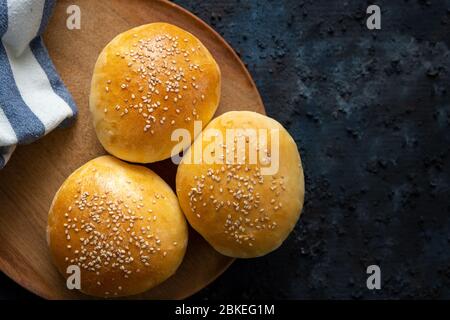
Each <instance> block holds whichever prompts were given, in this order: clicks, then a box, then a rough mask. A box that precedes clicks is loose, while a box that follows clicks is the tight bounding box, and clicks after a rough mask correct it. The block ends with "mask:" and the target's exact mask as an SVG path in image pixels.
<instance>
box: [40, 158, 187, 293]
mask: <svg viewBox="0 0 450 320" xmlns="http://www.w3.org/2000/svg"><path fill="white" fill-rule="evenodd" d="M47 239H48V245H49V249H50V253H51V256H52V259H53V261H54V263H55V265H56V267H57V268H58V270H59V271H60V273H61V274H62V275H63V276H64V277H65V278H67V277H68V276H69V274H67V273H66V270H67V267H68V266H70V265H76V266H78V267H80V271H81V291H82V292H84V293H86V294H89V295H93V296H97V297H115V296H127V295H133V294H138V293H141V292H143V291H146V290H148V289H151V288H153V287H155V286H157V285H158V284H160V283H161V282H163V281H164V280H166V279H167V278H169V277H170V276H171V275H173V274H174V273H175V271H176V270H177V268H178V266H179V265H180V264H181V262H182V260H183V257H184V254H185V251H186V246H187V241H188V230H187V224H186V221H185V219H184V216H183V214H182V212H181V209H180V207H179V204H178V200H177V198H176V196H175V194H174V192H173V191H172V189H171V188H170V187H169V186H168V185H167V184H166V183H165V182H164V181H163V180H162V179H161V178H160V177H159V176H158V175H156V174H155V173H154V172H153V171H151V170H150V169H147V168H145V167H141V166H136V165H130V164H127V163H125V162H123V161H121V160H118V159H115V158H113V157H111V156H102V157H99V158H96V159H93V160H91V161H89V162H88V163H86V164H85V165H83V166H82V167H80V168H79V169H77V170H76V171H75V172H74V173H72V174H71V175H70V176H69V177H68V178H67V180H66V181H65V182H64V183H63V184H62V186H61V187H60V189H59V190H58V192H57V193H56V195H55V197H54V199H53V203H52V205H51V208H50V211H49V216H48V227H47Z"/></svg>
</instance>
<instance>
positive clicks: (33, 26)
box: [0, 0, 77, 168]
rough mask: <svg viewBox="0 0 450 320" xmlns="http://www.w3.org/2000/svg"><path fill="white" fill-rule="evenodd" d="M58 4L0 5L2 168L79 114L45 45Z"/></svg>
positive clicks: (27, 0)
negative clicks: (21, 146) (17, 152)
mask: <svg viewBox="0 0 450 320" xmlns="http://www.w3.org/2000/svg"><path fill="white" fill-rule="evenodd" d="M54 4H55V0H0V38H1V41H0V168H2V167H3V166H4V165H5V164H6V162H7V161H8V160H9V158H10V156H11V153H12V152H13V151H14V149H15V146H16V145H17V144H21V143H30V142H32V141H34V140H36V139H38V138H40V137H42V136H43V135H45V134H47V133H48V132H50V131H51V130H53V129H54V128H56V127H58V126H59V125H64V124H65V123H66V122H67V121H70V119H72V118H73V117H74V116H75V115H76V113H77V109H76V106H75V103H74V101H73V99H72V97H71V95H70V93H69V92H68V91H67V89H66V88H65V86H64V84H63V83H62V81H61V79H60V77H59V75H58V73H57V72H56V70H55V67H54V66H53V63H52V62H51V60H50V57H49V55H48V52H47V50H46V48H45V46H44V44H43V42H42V38H41V34H42V32H43V31H44V29H45V27H46V25H47V23H48V20H49V18H50V16H51V12H52V9H53V6H54Z"/></svg>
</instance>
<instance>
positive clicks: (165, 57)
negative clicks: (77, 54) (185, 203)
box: [89, 23, 221, 163]
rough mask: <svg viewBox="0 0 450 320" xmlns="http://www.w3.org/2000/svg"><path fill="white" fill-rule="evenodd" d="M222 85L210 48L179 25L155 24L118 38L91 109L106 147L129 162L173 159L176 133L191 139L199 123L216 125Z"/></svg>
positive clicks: (102, 61)
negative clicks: (185, 133) (183, 132)
mask: <svg viewBox="0 0 450 320" xmlns="http://www.w3.org/2000/svg"><path fill="white" fill-rule="evenodd" d="M220 78H221V76H220V69H219V66H218V65H217V63H216V61H215V60H214V58H213V57H212V55H211V54H210V53H209V51H208V49H206V47H205V46H204V45H203V44H202V43H201V42H200V40H198V39H197V38H196V37H194V36H193V35H192V34H190V33H188V32H186V31H184V30H183V29H180V28H178V27H176V26H173V25H170V24H167V23H151V24H147V25H143V26H140V27H137V28H134V29H131V30H129V31H126V32H124V33H122V34H120V35H118V36H117V37H115V38H114V39H113V40H112V41H111V42H110V43H109V44H108V45H107V46H106V47H105V48H104V49H103V51H102V52H101V54H100V56H99V58H98V60H97V63H96V65H95V69H94V74H93V77H92V84H91V94H90V102H89V104H90V110H91V113H92V116H93V120H94V125H95V130H96V133H97V136H98V138H99V140H100V142H101V144H102V145H103V147H104V148H105V149H106V150H107V151H108V152H109V153H111V154H112V155H114V156H116V157H118V158H120V159H123V160H127V161H131V162H139V163H150V162H155V161H159V160H164V159H167V158H169V157H170V156H171V151H172V148H173V147H174V146H175V145H176V144H177V142H176V141H175V142H174V141H171V134H172V132H173V130H175V129H177V128H184V129H187V130H189V131H190V133H191V135H193V132H194V121H195V120H201V121H202V123H203V125H204V126H205V125H206V124H207V123H208V122H209V121H210V120H211V119H212V117H213V115H214V113H215V111H216V109H217V106H218V105H219V98H220ZM186 143H188V142H187V141H186ZM188 146H189V145H184V146H183V147H188Z"/></svg>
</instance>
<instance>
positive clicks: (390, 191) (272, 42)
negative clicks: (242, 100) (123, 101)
mask: <svg viewBox="0 0 450 320" xmlns="http://www.w3.org/2000/svg"><path fill="white" fill-rule="evenodd" d="M175 2H176V3H178V4H180V5H182V6H184V7H185V8H187V9H189V10H191V11H192V12H194V13H195V14H197V15H198V16H199V17H200V18H202V19H203V20H205V21H206V22H207V23H209V24H210V25H212V26H213V27H214V28H215V29H216V30H217V31H218V32H219V33H220V34H221V35H222V36H223V37H224V38H225V39H226V40H228V41H229V43H230V44H231V45H232V46H233V47H234V48H235V49H236V51H237V52H238V53H239V54H240V56H241V58H242V60H243V61H244V62H245V63H246V65H247V66H248V68H249V70H250V72H251V74H252V75H253V77H254V79H255V81H256V84H257V86H258V88H259V90H260V92H261V95H262V97H263V100H264V103H265V105H266V110H267V112H268V114H269V115H270V116H272V117H274V118H276V119H278V120H279V121H280V122H281V123H283V125H284V126H285V127H286V128H287V129H288V130H289V131H290V133H291V134H292V135H293V137H294V138H295V140H296V141H297V143H298V145H299V147H300V151H301V155H302V160H303V166H304V169H305V176H306V202H305V208H304V210H303V213H302V216H301V218H300V221H299V223H298V225H297V227H296V229H295V231H294V232H293V233H292V234H291V236H290V237H289V238H288V240H287V241H286V242H285V243H284V245H283V246H282V247H281V248H280V249H279V250H277V251H276V252H274V253H272V254H269V255H268V256H266V257H263V258H258V259H251V260H240V261H237V262H236V263H234V264H233V265H232V266H231V267H230V269H229V270H228V271H227V272H226V273H225V274H224V275H222V276H221V277H220V278H219V279H218V280H217V281H215V282H214V283H213V284H212V285H210V286H209V287H208V288H206V289H204V290H202V291H201V292H200V293H198V294H197V295H195V296H194V297H193V299H219V298H291V299H295V298H300V299H317V298H340V299H342V298H343V299H347V298H348V299H351V298H366V299H372V298H394V299H397V298H450V215H449V214H450V188H449V182H450V176H449V166H448V165H449V152H450V130H449V129H450V92H449V90H450V51H449V47H450V0H447V1H444V0H441V1H438V0H435V1H412V0H411V1H388V0H386V1H376V2H372V1H370V2H366V1H330V0H323V1H322V0H320V1H319V0H311V1H298V0H284V1H282V0H277V1H276V0H273V1H270V0H264V1H238V0H228V1H225V0H218V1H197V0H176V1H175ZM372 3H375V4H378V5H380V7H381V9H382V30H378V31H369V30H368V29H367V28H366V25H365V19H366V14H365V11H366V8H367V6H368V5H369V4H372ZM371 264H378V265H379V266H380V267H381V271H382V289H381V290H379V291H370V290H368V289H367V288H366V278H367V275H366V268H367V266H368V265H371ZM2 297H3V298H4V297H10V298H28V297H32V295H31V294H29V293H27V292H26V291H25V290H23V289H21V288H19V287H18V286H17V285H15V284H13V283H12V282H11V281H10V280H9V279H7V278H6V277H5V276H0V298H2Z"/></svg>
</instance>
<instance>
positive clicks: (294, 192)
mask: <svg viewBox="0 0 450 320" xmlns="http://www.w3.org/2000/svg"><path fill="white" fill-rule="evenodd" d="M247 128H250V129H251V128H253V129H265V130H267V129H268V130H270V129H279V141H280V153H279V154H280V158H279V171H278V172H277V173H276V174H269V175H262V174H261V172H262V170H261V169H262V168H268V165H267V163H263V162H261V161H260V160H258V161H257V163H254V162H253V164H251V163H252V162H249V152H246V159H245V164H241V165H239V164H221V163H213V164H206V163H205V161H203V163H202V164H194V163H193V161H191V163H192V164H188V160H187V159H194V158H193V157H192V158H191V156H192V153H195V151H193V150H195V148H197V147H198V145H199V143H200V141H202V144H203V145H202V146H201V147H200V148H201V149H200V150H203V152H205V150H206V148H207V146H208V145H210V144H211V142H212V141H213V140H214V139H212V140H209V139H206V138H205V133H206V132H208V130H210V129H217V130H219V131H220V132H222V135H223V137H225V134H226V131H225V130H226V129H247ZM267 136H268V139H269V143H268V144H267V148H264V147H262V148H260V150H261V152H264V154H265V155H266V156H267V155H268V156H272V158H274V157H273V155H271V151H270V150H272V149H271V146H272V143H273V141H272V139H271V138H270V136H271V134H270V132H268V133H267ZM202 137H203V138H202V139H200V137H199V138H198V139H196V140H195V142H194V144H193V145H192V146H191V148H190V149H189V150H188V151H187V153H186V155H185V156H184V157H183V160H182V162H181V164H180V166H179V167H178V172H177V177H176V186H177V194H178V198H179V201H180V205H181V208H182V210H183V212H184V214H185V216H186V217H187V219H188V221H189V223H190V224H191V226H192V227H193V228H194V229H195V230H197V231H198V232H199V233H200V234H201V235H202V236H203V237H204V238H205V239H206V240H207V241H208V242H209V243H210V244H211V245H212V246H213V247H214V248H215V249H216V250H217V251H219V252H220V253H222V254H224V255H227V256H231V257H239V258H251V257H258V256H262V255H265V254H267V253H269V252H271V251H272V250H274V249H276V248H278V247H279V246H280V245H281V243H282V242H283V241H284V240H285V239H286V237H287V236H288V235H289V233H290V232H291V231H292V229H293V228H294V226H295V224H296V222H297V220H298V218H299V216H300V212H301V210H302V207H303V199H304V190H305V188H304V178H303V169H302V165H301V160H300V155H299V152H298V150H297V146H296V144H295V142H294V140H293V139H292V137H291V136H290V135H289V133H288V132H287V131H286V130H285V129H284V128H283V127H282V126H281V124H279V123H278V122H276V121H275V120H273V119H270V118H268V117H266V116H263V115H260V114H257V113H254V112H247V111H233V112H228V113H225V114H223V115H222V116H220V117H218V118H216V119H214V120H213V121H211V123H210V124H209V125H208V126H207V127H206V128H205V129H204V131H203V135H202ZM224 140H225V138H224ZM236 141H237V140H234V142H233V140H231V143H232V145H234V147H235V148H236V144H237V143H236ZM256 141H257V140H256ZM245 143H246V147H247V149H246V150H250V149H249V148H251V149H252V150H257V149H255V148H257V145H256V143H255V140H251V139H248V140H247V141H245ZM225 144H226V142H225V141H224V145H225ZM259 146H261V144H259ZM230 149H231V150H232V148H230V147H228V148H223V153H224V154H226V153H228V152H230ZM266 151H267V153H266ZM212 154H213V153H211V155H212ZM232 154H233V152H232V153H231V155H232ZM235 154H236V153H235ZM215 155H216V156H218V157H219V154H217V153H216V154H215ZM262 159H263V161H264V159H265V158H262ZM235 160H236V158H235ZM241 161H242V160H241ZM219 162H220V161H219ZM234 163H236V161H235V162H234ZM267 173H268V172H267V171H265V174H267Z"/></svg>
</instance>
